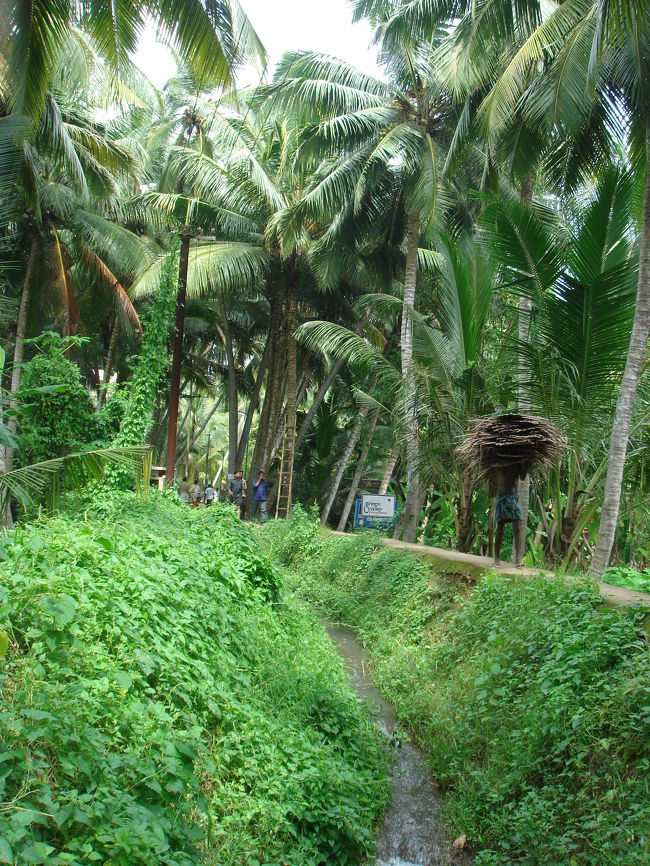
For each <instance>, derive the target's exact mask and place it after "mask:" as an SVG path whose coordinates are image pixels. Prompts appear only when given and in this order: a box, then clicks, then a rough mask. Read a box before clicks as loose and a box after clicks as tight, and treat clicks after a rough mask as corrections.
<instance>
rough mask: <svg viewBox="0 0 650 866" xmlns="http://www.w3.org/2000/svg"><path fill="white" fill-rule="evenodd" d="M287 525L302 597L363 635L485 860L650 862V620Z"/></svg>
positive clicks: (567, 588) (276, 532)
mask: <svg viewBox="0 0 650 866" xmlns="http://www.w3.org/2000/svg"><path fill="white" fill-rule="evenodd" d="M271 529H272V533H270V534H269V539H270V545H271V547H272V549H273V551H274V552H275V555H277V556H278V558H279V559H280V560H282V561H284V562H285V563H286V564H287V565H288V566H290V567H291V568H292V569H293V571H294V582H295V586H296V589H297V591H298V592H299V593H300V594H301V595H302V596H304V597H305V598H308V599H309V600H310V601H311V602H313V603H315V604H316V605H317V606H319V607H320V608H321V609H322V610H324V611H325V612H326V613H327V615H328V616H330V617H332V618H336V619H338V620H341V621H343V622H346V623H348V624H351V625H353V626H355V627H357V628H358V629H359V633H360V635H361V637H362V638H363V640H364V642H365V643H366V644H367V647H368V650H369V654H370V658H371V661H372V665H373V673H374V677H375V680H376V682H377V685H378V686H379V688H380V689H381V690H382V691H383V692H384V694H385V695H386V696H387V698H388V699H389V700H391V701H392V702H393V703H394V705H395V707H396V709H397V711H398V715H399V717H400V718H401V720H402V721H403V722H404V723H405V724H406V725H407V726H408V727H410V728H412V729H413V730H414V731H415V733H416V735H417V738H418V740H419V741H420V743H421V744H422V745H423V746H424V747H425V748H426V749H427V751H428V753H429V755H430V756H431V764H432V768H433V771H434V774H435V775H436V777H437V778H438V779H439V780H440V782H441V783H442V784H443V786H444V787H445V788H446V789H447V790H448V800H447V804H446V815H447V818H448V820H449V822H450V824H451V828H450V829H451V830H452V831H457V832H464V833H466V834H467V836H468V839H469V840H470V843H471V845H472V847H473V848H474V849H475V850H476V851H477V856H476V861H475V862H476V863H477V864H484V866H487V864H490V866H492V864H503V866H506V864H513V863H519V864H529V866H532V864H539V863H544V864H566V866H570V864H592V866H604V864H622V863H625V864H630V866H632V864H638V866H641V864H646V863H648V860H649V857H650V813H649V812H648V802H649V792H648V778H649V771H650V749H649V746H648V744H649V743H650V664H649V660H648V646H647V641H646V638H645V635H644V633H643V631H642V630H641V628H640V625H641V623H640V618H639V615H637V614H636V613H634V612H633V611H625V612H620V611H613V610H606V609H603V607H602V605H601V603H600V599H599V596H598V595H597V594H596V592H595V591H594V590H593V588H592V587H591V586H590V585H589V584H588V583H585V584H567V583H566V582H565V581H563V580H559V579H558V580H556V581H548V580H544V579H541V578H540V579H538V580H534V581H532V582H521V581H519V582H518V581H514V580H507V579H505V578H501V577H497V576H495V575H488V576H486V577H485V578H484V579H483V580H482V581H481V583H480V584H479V585H478V586H477V587H476V588H475V589H473V590H471V588H470V587H468V586H467V585H465V584H463V583H458V582H456V581H455V580H454V579H453V578H450V577H443V576H439V575H437V574H434V573H432V572H431V570H430V569H429V568H428V567H426V566H425V565H423V564H422V563H421V562H419V561H418V560H417V559H416V558H415V557H414V556H412V555H410V554H408V553H405V552H403V551H394V550H390V549H386V548H384V547H382V546H381V545H380V544H379V543H378V541H377V539H376V538H375V537H372V536H371V535H370V534H369V535H367V536H365V537H364V536H361V537H356V538H354V539H340V538H334V537H331V536H325V537H324V536H322V535H321V534H320V530H319V528H318V526H317V524H316V523H315V522H314V521H312V520H310V519H309V518H308V517H306V516H305V515H304V514H302V513H298V514H296V516H295V517H294V518H293V519H292V521H291V522H290V523H289V524H288V525H287V526H286V528H285V527H282V526H277V525H276V526H275V527H271ZM307 555H308V556H309V558H307ZM312 556H313V559H312Z"/></svg>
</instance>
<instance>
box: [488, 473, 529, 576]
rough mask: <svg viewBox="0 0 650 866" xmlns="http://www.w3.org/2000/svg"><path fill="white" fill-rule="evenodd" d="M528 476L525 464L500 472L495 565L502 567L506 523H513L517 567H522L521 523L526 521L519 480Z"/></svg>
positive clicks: (496, 510) (495, 515)
mask: <svg viewBox="0 0 650 866" xmlns="http://www.w3.org/2000/svg"><path fill="white" fill-rule="evenodd" d="M526 475H528V470H527V469H526V465H525V464H524V463H517V464H515V465H514V466H504V467H503V468H501V469H499V471H498V480H499V487H498V489H497V499H496V505H495V511H494V518H495V520H496V522H497V531H496V537H495V539H494V564H495V565H501V544H502V542H503V532H504V530H505V528H506V523H512V534H513V535H514V540H515V565H521V562H522V551H521V540H522V539H521V521H522V520H523V519H524V515H523V512H522V510H521V500H520V499H519V479H520V478H521V480H522V481H523V480H524V478H525V477H526Z"/></svg>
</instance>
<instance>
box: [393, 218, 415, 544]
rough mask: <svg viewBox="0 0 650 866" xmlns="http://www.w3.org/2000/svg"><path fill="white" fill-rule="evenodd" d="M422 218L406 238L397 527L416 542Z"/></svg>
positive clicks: (411, 224)
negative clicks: (416, 335)
mask: <svg viewBox="0 0 650 866" xmlns="http://www.w3.org/2000/svg"><path fill="white" fill-rule="evenodd" d="M419 229H420V220H419V217H418V216H417V215H415V214H411V215H410V216H409V223H408V235H407V241H406V272H405V275H404V303H403V306H402V332H401V350H402V378H403V379H404V387H405V391H406V405H407V419H406V504H405V506H404V514H403V516H402V520H401V521H400V525H398V527H397V528H396V529H395V535H396V537H397V536H398V535H399V534H401V535H402V537H403V538H404V541H415V535H416V532H417V527H418V523H419V520H420V507H419V504H420V473H419V458H420V448H419V443H418V431H417V407H416V405H415V384H414V381H413V370H412V369H411V361H412V358H413V316H412V310H413V309H414V307H415V285H416V281H417V272H418V236H419Z"/></svg>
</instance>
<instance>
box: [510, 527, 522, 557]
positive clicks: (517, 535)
mask: <svg viewBox="0 0 650 866" xmlns="http://www.w3.org/2000/svg"><path fill="white" fill-rule="evenodd" d="M512 534H513V535H514V539H515V565H516V566H517V567H519V566H520V565H521V563H522V558H521V520H513V521H512Z"/></svg>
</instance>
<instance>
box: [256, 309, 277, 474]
mask: <svg viewBox="0 0 650 866" xmlns="http://www.w3.org/2000/svg"><path fill="white" fill-rule="evenodd" d="M270 304H271V316H270V323H269V342H270V344H271V346H270V353H269V361H268V372H267V376H266V392H265V394H264V402H263V404H262V411H261V412H260V421H259V424H258V427H257V436H256V437H255V448H254V449H253V458H252V460H251V462H250V466H249V473H248V486H249V488H250V487H251V486H252V483H253V473H254V472H257V471H258V470H260V469H263V470H264V471H265V472H268V466H267V464H266V462H263V461H262V458H263V456H264V452H265V449H266V444H267V440H268V431H269V424H270V420H271V403H272V390H273V383H274V382H275V379H276V370H277V367H278V363H279V349H280V320H281V313H282V309H281V308H282V301H281V298H280V296H279V293H277V292H276V293H274V294H273V295H272V296H271V299H270Z"/></svg>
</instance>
